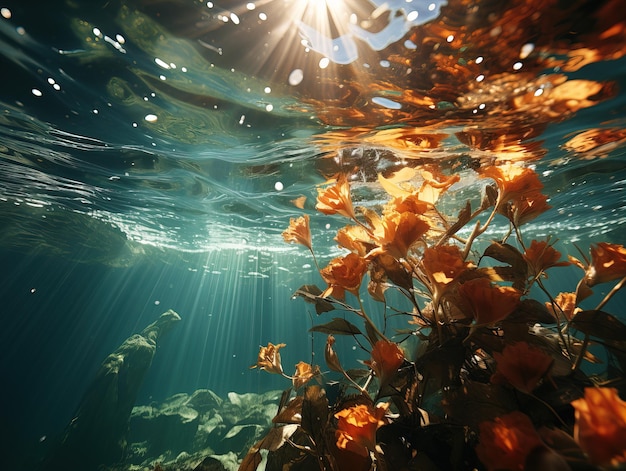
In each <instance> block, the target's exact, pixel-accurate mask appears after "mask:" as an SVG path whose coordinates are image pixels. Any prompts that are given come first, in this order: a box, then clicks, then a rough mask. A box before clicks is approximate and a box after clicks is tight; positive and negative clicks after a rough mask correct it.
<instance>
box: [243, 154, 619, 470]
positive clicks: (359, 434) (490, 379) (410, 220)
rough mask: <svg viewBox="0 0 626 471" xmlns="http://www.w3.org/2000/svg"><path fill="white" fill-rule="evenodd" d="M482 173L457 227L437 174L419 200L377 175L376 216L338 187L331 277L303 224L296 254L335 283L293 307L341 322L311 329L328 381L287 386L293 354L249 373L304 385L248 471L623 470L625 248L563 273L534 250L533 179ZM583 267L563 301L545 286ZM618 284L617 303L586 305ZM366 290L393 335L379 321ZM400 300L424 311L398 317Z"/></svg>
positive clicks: (294, 228) (539, 208)
mask: <svg viewBox="0 0 626 471" xmlns="http://www.w3.org/2000/svg"><path fill="white" fill-rule="evenodd" d="M475 171H476V172H477V173H478V177H479V178H481V179H485V181H486V182H488V183H487V184H486V185H485V186H484V187H483V188H484V190H483V192H482V195H481V200H480V202H479V204H477V205H476V204H475V205H472V204H471V202H470V201H469V200H468V201H467V202H466V204H465V205H463V207H462V208H461V209H460V211H459V212H458V214H456V215H447V214H444V213H443V212H442V211H441V210H440V209H439V207H438V206H439V205H438V201H439V199H440V197H441V195H442V194H444V193H445V192H446V190H447V189H448V188H449V187H450V186H451V185H452V184H453V183H454V182H455V181H456V177H449V176H447V175H445V174H443V173H442V172H437V171H436V170H435V169H434V168H433V167H430V168H429V169H428V171H425V170H423V171H422V173H421V177H422V178H421V180H422V183H421V186H419V187H416V186H414V185H412V184H409V183H408V182H407V181H399V180H394V179H386V178H385V177H383V176H382V175H380V176H379V183H380V184H381V186H382V187H383V188H384V189H385V190H386V192H387V193H388V195H389V197H388V200H387V201H386V202H385V203H384V204H382V205H381V207H380V210H375V209H372V208H365V207H359V206H357V205H355V204H354V202H353V196H352V194H351V185H350V182H349V181H348V179H347V178H346V177H345V176H343V175H340V176H338V177H337V178H336V179H334V181H333V182H331V183H330V184H329V185H328V186H326V187H324V188H320V189H318V196H317V205H316V209H317V210H318V211H320V212H321V213H323V214H326V215H340V216H342V217H344V218H346V219H348V220H349V224H348V225H347V226H345V227H343V228H341V229H340V230H339V231H338V232H337V235H336V237H335V240H336V242H337V243H338V245H339V246H340V247H341V248H342V249H343V250H345V251H346V252H347V253H346V254H345V255H341V256H339V257H336V258H334V259H332V260H330V262H329V263H328V264H327V265H326V266H325V267H320V266H318V265H317V264H318V261H317V259H316V258H315V251H314V248H313V241H312V236H311V230H310V227H309V223H310V220H309V216H308V215H304V216H301V217H299V218H294V219H292V220H291V223H290V226H289V227H288V228H287V229H286V230H285V231H284V232H283V238H284V240H285V241H287V242H293V243H297V244H300V245H302V246H304V247H306V248H307V249H308V250H309V251H310V252H311V254H312V256H313V259H314V261H315V264H316V266H318V270H319V273H320V275H321V277H322V279H323V280H324V282H325V283H326V285H327V286H326V287H325V288H324V289H322V288H319V287H317V286H315V285H305V286H302V287H301V288H300V289H299V290H298V291H297V292H296V295H298V296H300V297H302V298H303V299H304V300H305V301H306V302H307V303H312V304H313V305H314V307H315V310H316V312H317V314H318V315H320V316H321V317H327V316H331V315H333V314H334V316H335V317H333V318H331V319H328V320H327V321H326V322H325V323H323V324H318V325H314V326H313V328H312V329H311V330H312V331H313V332H318V333H319V332H321V333H325V334H327V340H326V348H325V366H323V365H316V364H309V363H305V362H300V363H298V364H297V365H296V370H295V372H294V373H293V375H288V374H286V373H285V371H284V367H283V365H282V363H281V356H280V350H281V349H282V348H284V347H286V345H285V344H284V343H278V344H272V343H269V344H268V345H267V346H263V347H261V349H260V352H259V355H258V359H257V363H256V365H254V366H253V367H258V368H260V369H262V370H265V371H266V372H268V373H273V374H278V375H282V376H284V377H286V378H288V379H289V380H290V381H291V382H292V384H291V387H290V388H288V389H287V390H286V391H285V392H284V393H283V396H282V398H281V401H280V405H279V411H278V413H277V415H276V416H275V417H274V419H273V423H274V427H273V428H272V429H271V430H270V431H269V433H268V434H267V436H266V437H265V438H263V439H262V440H260V441H259V442H257V443H256V444H255V445H254V446H253V447H252V448H251V450H250V452H249V453H248V455H247V456H246V457H245V458H244V460H243V462H242V463H241V466H240V468H239V469H240V470H241V471H254V470H256V469H259V466H260V465H261V463H263V466H264V467H265V469H266V470H279V469H280V470H285V469H292V470H309V469H310V470H317V469H319V470H368V469H376V470H387V469H405V470H410V469H420V470H421V469H427V470H445V469H487V470H502V469H507V470H523V469H533V470H541V469H551V470H552V469H564V470H566V469H572V470H593V469H613V468H619V467H620V466H623V465H624V463H626V441H624V437H625V436H626V402H625V401H624V400H623V399H622V397H623V396H624V394H625V393H626V382H625V381H624V371H625V368H626V354H625V353H626V341H625V340H624V339H626V325H625V324H624V323H622V322H621V321H620V320H618V318H617V317H615V316H614V315H612V314H609V313H608V312H606V311H604V310H603V309H604V306H605V305H606V304H607V302H608V301H609V300H610V299H611V298H612V297H613V296H614V295H615V293H616V292H617V291H618V290H619V289H621V288H622V287H623V285H624V284H625V283H626V248H625V247H624V246H622V245H619V244H612V243H604V242H600V243H597V244H592V246H591V248H590V254H589V256H587V255H585V254H583V251H581V255H580V256H579V257H578V258H575V257H573V256H571V255H570V256H569V257H568V258H567V259H564V258H563V257H562V254H561V253H560V252H559V251H558V250H556V249H555V247H554V243H555V242H554V241H553V240H552V239H551V238H550V237H548V238H547V239H545V240H527V239H526V238H525V237H524V231H523V226H524V224H526V223H527V222H528V221H531V220H533V219H534V218H535V217H537V216H538V215H539V214H542V213H544V212H545V211H548V210H549V209H550V205H549V204H548V203H547V196H546V195H545V194H543V193H542V189H543V185H542V183H541V181H540V179H539V177H538V175H537V174H536V173H535V171H534V170H533V169H532V168H530V167H524V166H522V165H519V164H512V163H506V164H501V165H495V164H494V165H485V166H481V167H478V168H477V169H476V170H475ZM479 218H482V220H481V219H479ZM503 218H505V219H503ZM494 221H505V222H506V224H505V225H504V228H505V230H504V233H502V234H501V235H500V236H499V237H498V239H497V240H483V239H486V238H487V229H488V228H489V227H490V226H492V225H495V224H494ZM498 227H502V226H498ZM489 235H490V238H491V236H492V235H493V232H490V233H489ZM570 265H573V266H575V267H579V268H580V270H581V276H580V282H579V283H578V284H577V285H576V286H572V287H571V290H570V291H567V292H561V293H551V292H550V291H549V290H548V289H547V288H546V284H545V279H546V278H547V276H548V273H552V272H555V273H556V272H558V270H560V269H562V268H561V267H565V266H570ZM366 280H367V281H366ZM605 284H611V285H609V286H611V289H610V290H609V291H608V293H607V294H606V296H605V297H604V298H603V299H602V300H601V302H600V303H599V304H597V305H595V306H587V305H586V303H585V301H586V300H589V299H590V296H591V295H592V293H593V290H594V288H595V287H596V286H597V285H605ZM365 285H366V287H365ZM365 288H366V291H367V294H368V295H369V296H370V297H371V298H372V299H373V300H375V301H376V302H377V303H380V305H381V306H382V308H383V311H384V313H385V314H384V320H383V322H375V321H374V320H373V316H372V315H371V314H370V313H369V312H368V310H366V309H365V307H364V303H363V302H362V299H361V296H363V295H364V289H365ZM398 295H399V296H400V297H401V298H403V299H405V300H407V301H408V304H409V306H410V309H402V308H396V307H394V306H393V303H389V300H390V299H398ZM544 298H545V299H546V301H543V302H542V301H541V299H544ZM390 316H404V317H405V318H406V326H407V328H406V329H400V330H396V331H394V332H390V331H388V329H386V326H387V319H388V318H389V317H390ZM339 336H343V337H345V336H349V337H352V338H354V340H355V341H356V342H357V344H358V345H359V346H360V347H361V351H362V353H363V358H362V359H363V361H362V365H363V366H364V368H361V369H344V367H343V366H342V361H341V358H340V357H339V355H338V354H337V353H336V351H335V348H334V344H335V342H336V341H337V340H336V338H337V337H339ZM416 339H417V342H415V340H416ZM592 345H593V348H590V346H592ZM592 350H593V351H594V352H596V353H592ZM598 350H600V351H602V355H603V356H604V357H603V358H606V359H607V361H606V365H605V366H606V368H603V369H602V371H600V370H599V369H598V368H587V366H588V365H594V364H596V363H600V362H601V360H600V358H599V354H598V353H597V351H598ZM596 366H597V365H596ZM323 370H324V371H323ZM332 375H337V376H338V377H339V378H340V379H339V383H340V385H341V387H340V392H339V394H338V395H337V397H336V398H335V397H332V398H331V395H330V394H329V395H327V392H326V390H327V389H328V388H329V387H330V385H331V384H332V381H331V380H330V378H331V377H333V376H332ZM335 377H336V376H335ZM620 395H621V396H622V397H620Z"/></svg>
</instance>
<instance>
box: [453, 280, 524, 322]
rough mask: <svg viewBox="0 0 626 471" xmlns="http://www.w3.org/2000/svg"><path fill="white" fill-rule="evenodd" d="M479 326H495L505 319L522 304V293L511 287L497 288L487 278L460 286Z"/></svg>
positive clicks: (463, 296)
mask: <svg viewBox="0 0 626 471" xmlns="http://www.w3.org/2000/svg"><path fill="white" fill-rule="evenodd" d="M459 294H460V295H461V298H462V299H464V300H465V301H467V304H468V306H467V307H468V308H469V310H470V311H471V312H470V313H471V315H472V316H473V317H474V319H475V320H476V323H477V324H493V323H494V322H498V321H501V320H502V319H505V318H506V317H507V316H508V315H509V314H511V313H512V312H513V311H514V310H515V308H516V307H517V306H518V304H519V302H520V296H521V293H520V292H519V291H518V290H516V289H515V288H511V287H509V286H496V285H493V284H491V282H490V281H489V280H488V279H486V278H475V279H473V280H469V281H466V282H465V283H463V284H462V285H461V286H459Z"/></svg>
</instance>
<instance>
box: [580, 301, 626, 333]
mask: <svg viewBox="0 0 626 471" xmlns="http://www.w3.org/2000/svg"><path fill="white" fill-rule="evenodd" d="M570 326H571V327H573V328H574V329H576V330H580V331H581V332H583V333H585V334H587V335H590V336H591V337H598V338H601V339H605V340H618V341H619V340H624V339H626V325H624V324H622V323H621V322H620V321H619V320H617V318H616V317H615V316H612V315H611V314H609V313H608V312H604V311H596V310H595V309H591V310H588V311H581V312H579V313H578V314H576V315H575V316H574V318H573V319H572V320H571V321H570Z"/></svg>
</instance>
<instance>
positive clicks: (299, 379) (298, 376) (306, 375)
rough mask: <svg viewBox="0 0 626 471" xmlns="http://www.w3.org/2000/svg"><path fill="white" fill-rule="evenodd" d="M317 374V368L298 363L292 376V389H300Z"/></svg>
mask: <svg viewBox="0 0 626 471" xmlns="http://www.w3.org/2000/svg"><path fill="white" fill-rule="evenodd" d="M319 373H320V371H319V367H317V366H316V367H315V368H313V367H311V365H309V364H308V363H305V362H303V361H301V362H299V363H298V364H297V365H296V372H295V373H294V374H293V378H292V382H293V387H294V388H295V389H298V388H300V387H301V386H303V385H305V384H306V383H308V382H309V380H311V379H312V378H313V377H314V376H316V375H318V374H319Z"/></svg>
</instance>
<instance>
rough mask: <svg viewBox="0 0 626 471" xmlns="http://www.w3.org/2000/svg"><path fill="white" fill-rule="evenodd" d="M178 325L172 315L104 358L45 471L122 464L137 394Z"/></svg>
mask: <svg viewBox="0 0 626 471" xmlns="http://www.w3.org/2000/svg"><path fill="white" fill-rule="evenodd" d="M178 321H180V316H179V315H178V314H177V313H176V312H174V311H172V310H171V309H170V310H169V311H167V312H165V313H163V314H162V315H161V316H160V317H159V319H158V320H156V321H155V322H154V323H152V324H150V325H149V326H148V327H146V328H145V329H144V330H143V331H142V332H141V333H140V334H135V335H132V336H131V337H129V338H128V339H126V341H124V343H122V345H120V346H119V348H118V349H117V350H115V351H114V352H113V353H111V354H110V355H109V356H107V357H106V359H105V360H104V362H103V363H102V366H101V367H100V370H99V371H98V373H97V375H96V377H95V379H94V380H93V382H92V383H91V385H90V387H89V388H88V390H87V392H86V393H85V395H84V396H83V399H82V401H81V403H80V405H79V407H78V410H77V412H76V414H75V415H74V418H73V419H72V420H71V422H70V423H69V425H68V426H67V428H66V430H65V432H64V433H63V435H62V437H61V439H60V440H59V442H58V445H57V446H56V447H55V448H54V449H53V451H52V453H51V455H50V457H49V458H48V459H47V460H46V461H45V463H44V467H43V469H44V470H46V471H57V470H64V471H74V470H76V471H85V470H91V469H97V468H98V466H99V465H103V464H104V465H106V464H111V463H115V462H118V461H120V460H122V459H123V458H124V456H125V452H126V448H127V434H128V425H129V419H130V416H131V412H132V410H133V407H134V405H135V401H136V399H137V393H138V392H139V388H140V386H141V384H142V383H143V380H144V377H145V375H146V373H147V371H148V369H149V368H150V365H151V364H152V358H153V357H154V354H155V352H156V348H157V343H158V342H159V341H160V340H161V338H162V337H163V335H164V334H166V333H167V332H168V331H169V330H170V329H171V328H172V327H173V326H174V325H175V324H176V323H177V322H178Z"/></svg>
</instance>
